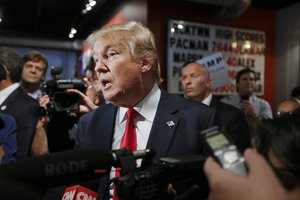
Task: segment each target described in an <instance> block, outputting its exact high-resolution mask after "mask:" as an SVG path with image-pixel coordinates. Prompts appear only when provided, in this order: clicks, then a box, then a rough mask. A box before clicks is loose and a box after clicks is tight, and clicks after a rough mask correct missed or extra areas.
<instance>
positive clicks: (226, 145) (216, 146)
mask: <svg viewBox="0 0 300 200" xmlns="http://www.w3.org/2000/svg"><path fill="white" fill-rule="evenodd" d="M201 135H202V136H203V137H204V140H205V142H206V144H207V146H208V147H209V149H210V151H211V155H212V156H213V157H214V158H215V160H216V161H217V162H218V163H219V164H220V165H221V166H222V167H223V168H224V169H226V170H229V171H232V172H234V173H237V174H240V175H246V174H247V172H248V169H247V166H246V162H245V158H244V157H243V156H242V154H241V153H240V152H239V151H238V149H237V147H236V145H234V144H233V142H232V140H231V139H230V138H229V136H228V135H226V134H225V132H224V131H223V130H222V129H220V128H219V127H218V126H214V127H211V128H209V129H206V130H204V131H202V132H201Z"/></svg>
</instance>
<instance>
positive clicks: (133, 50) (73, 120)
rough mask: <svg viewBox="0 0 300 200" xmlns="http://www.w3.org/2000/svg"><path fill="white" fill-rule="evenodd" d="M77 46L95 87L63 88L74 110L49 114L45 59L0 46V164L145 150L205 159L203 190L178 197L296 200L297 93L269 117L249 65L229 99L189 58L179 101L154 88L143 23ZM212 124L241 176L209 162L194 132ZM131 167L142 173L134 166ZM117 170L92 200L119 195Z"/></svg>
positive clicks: (169, 193)
mask: <svg viewBox="0 0 300 200" xmlns="http://www.w3.org/2000/svg"><path fill="white" fill-rule="evenodd" d="M86 42H87V43H88V44H89V45H90V46H91V48H92V52H93V60H94V62H95V73H96V74H97V84H98V85H97V87H94V85H93V84H90V83H89V82H88V84H87V85H88V87H86V88H85V90H84V91H83V90H79V89H76V88H69V89H68V90H66V91H65V93H68V94H75V95H76V98H78V100H79V101H78V104H76V105H77V106H76V109H75V110H71V111H69V110H68V111H63V112H59V111H55V108H54V111H53V110H49V107H51V106H53V105H51V103H52V102H51V101H53V97H52V96H51V95H50V96H49V94H47V93H45V92H44V91H43V88H42V85H43V84H42V83H43V82H44V81H45V74H46V72H47V69H48V60H47V58H46V56H45V55H43V54H42V53H40V52H38V51H30V52H28V53H27V54H26V55H24V56H23V57H21V56H20V55H18V54H17V53H16V52H14V51H13V50H12V49H9V48H1V49H0V140H1V146H0V156H1V164H3V165H4V164H6V163H10V162H14V160H16V159H17V160H18V159H24V158H27V157H32V156H41V155H47V154H50V153H52V152H61V151H64V150H68V149H73V148H75V149H93V148H102V149H107V150H116V149H120V148H124V147H126V148H128V149H129V150H131V151H136V150H141V149H146V148H153V149H154V150H155V152H156V154H155V156H154V158H153V163H157V162H158V161H159V159H160V158H162V157H174V156H188V155H193V154H198V155H202V156H204V157H205V158H207V159H206V161H205V164H204V168H203V172H200V171H199V174H200V173H205V176H203V179H204V180H203V182H205V184H206V186H207V187H205V186H203V185H202V186H203V187H200V188H198V189H197V190H199V191H198V192H195V193H194V194H193V196H189V197H188V198H186V199H191V198H192V199H207V198H208V197H209V199H212V200H218V199H222V200H226V199H231V200H232V199H241V198H243V199H274V200H277V199H278V200H279V199H299V198H300V167H299V166H300V163H299V158H298V157H299V156H298V152H299V150H300V149H299V148H300V123H299V122H300V103H299V101H300V100H299V99H300V94H299V87H295V89H294V90H293V91H292V93H291V96H290V97H288V98H286V99H283V100H282V101H281V102H280V103H279V105H278V106H277V107H276V109H274V112H273V111H272V109H271V106H270V104H269V103H268V102H267V101H266V100H264V99H263V98H261V97H258V96H256V95H255V81H256V74H255V71H253V70H252V69H248V68H245V69H242V70H241V71H239V72H238V73H237V75H236V91H237V93H236V95H232V96H226V97H223V98H219V97H218V96H216V95H214V94H213V92H212V89H211V83H212V80H211V79H210V72H209V70H208V69H207V68H206V67H205V66H203V65H201V64H199V63H197V61H194V60H193V61H189V62H187V63H185V64H184V65H183V66H182V67H181V79H180V80H181V85H182V88H183V91H184V94H183V95H184V97H181V96H178V95H175V94H170V93H168V92H167V91H165V90H164V89H163V88H162V86H161V82H162V81H163V80H162V78H161V74H160V70H161V69H160V64H159V58H158V54H157V51H156V47H155V40H154V36H153V34H152V32H151V31H150V30H149V29H148V28H146V27H145V26H143V25H142V24H140V23H137V22H127V23H122V24H115V25H110V26H106V27H104V28H101V29H99V30H98V31H95V32H94V33H92V34H91V35H90V36H89V37H88V38H87V40H86ZM98 86H99V88H100V89H98ZM95 88H97V89H95ZM104 101H105V102H104ZM132 113H134V114H132ZM132 115H134V116H132ZM212 126H219V127H220V128H222V130H223V131H224V132H225V133H226V134H227V135H228V137H229V138H230V139H231V140H232V142H233V143H234V144H235V145H236V146H237V149H238V150H239V151H240V152H241V153H242V154H243V153H244V154H243V155H244V157H245V160H246V164H247V169H248V174H247V175H246V176H241V175H238V174H235V173H232V172H229V171H228V170H226V169H223V168H222V167H221V166H220V165H219V164H218V163H217V162H216V161H215V160H214V159H213V158H212V157H211V154H210V151H209V149H208V147H207V145H206V143H205V142H204V141H203V138H202V137H201V135H200V133H201V132H202V131H204V130H206V129H207V128H210V127H212ZM250 148H252V149H250ZM136 165H137V167H138V168H141V169H147V168H149V167H151V163H149V162H145V161H143V160H137V161H136ZM33 167H34V166H33ZM116 171H118V169H113V170H111V172H110V173H108V174H107V175H106V176H104V177H101V178H100V180H99V181H91V182H90V183H88V186H89V187H90V188H91V189H93V190H97V192H98V195H99V199H105V200H106V199H113V200H116V199H118V197H117V196H118V194H117V191H116V188H115V187H114V186H113V184H112V182H111V180H113V179H116V178H118V177H119V176H120V174H119V173H117V172H116ZM203 182H202V183H203ZM74 184H79V183H74ZM195 184H197V181H196V180H194V179H192V180H188V181H182V182H171V181H170V183H169V184H168V187H167V188H166V190H165V192H164V193H163V194H161V195H162V197H161V199H172V198H173V199H174V196H177V197H181V199H182V198H183V196H184V195H185V192H186V191H187V188H190V187H193V186H194V185H195ZM64 188H65V187H64V186H62V187H61V188H57V190H55V189H53V190H51V191H49V192H48V193H47V194H46V195H45V199H49V200H50V199H61V197H62V192H63V189H64ZM54 193H55V194H54ZM175 198H176V197H175Z"/></svg>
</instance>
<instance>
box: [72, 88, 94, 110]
mask: <svg viewBox="0 0 300 200" xmlns="http://www.w3.org/2000/svg"><path fill="white" fill-rule="evenodd" d="M67 92H70V93H75V94H78V95H79V96H80V97H81V99H82V105H80V106H79V112H80V113H86V112H89V111H91V110H93V109H95V108H97V107H98V106H96V105H95V104H94V102H93V101H92V100H91V99H90V98H89V97H88V96H87V95H85V94H84V93H82V92H80V91H79V90H77V89H68V90H67Z"/></svg>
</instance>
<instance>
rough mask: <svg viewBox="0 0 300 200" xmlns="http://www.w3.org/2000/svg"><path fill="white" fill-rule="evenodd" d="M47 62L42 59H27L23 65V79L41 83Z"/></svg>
mask: <svg viewBox="0 0 300 200" xmlns="http://www.w3.org/2000/svg"><path fill="white" fill-rule="evenodd" d="M45 68H46V66H45V64H44V63H43V62H42V61H39V62H33V61H27V62H26V63H25V64H24V65H23V71H22V80H24V81H26V82H28V83H33V84H37V83H41V82H42V80H43V78H44V75H45Z"/></svg>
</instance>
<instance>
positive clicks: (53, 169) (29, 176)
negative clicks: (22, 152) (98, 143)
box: [0, 149, 115, 188]
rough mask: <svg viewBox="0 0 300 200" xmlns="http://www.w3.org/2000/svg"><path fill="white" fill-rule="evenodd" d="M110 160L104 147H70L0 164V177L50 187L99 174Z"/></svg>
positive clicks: (108, 167) (109, 155) (94, 176)
mask: <svg viewBox="0 0 300 200" xmlns="http://www.w3.org/2000/svg"><path fill="white" fill-rule="evenodd" d="M114 162H115V159H114V157H113V154H112V153H111V152H110V151H108V150H103V149H93V150H70V151H63V152H58V153H52V154H49V155H45V156H37V157H30V158H26V159H22V160H16V161H14V162H11V163H8V164H5V165H1V167H0V177H5V178H6V179H10V180H15V181H18V182H20V183H25V184H29V185H32V186H34V187H39V188H40V187H43V188H50V187H55V186H59V185H64V184H72V183H77V182H81V181H87V180H91V179H93V178H96V177H100V176H103V175H105V174H106V171H107V172H108V171H109V170H110V168H111V167H112V166H113V165H114ZM96 169H102V170H104V171H103V172H104V173H102V174H101V173H97V174H96V173H95V172H94V171H95V170H96Z"/></svg>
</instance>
